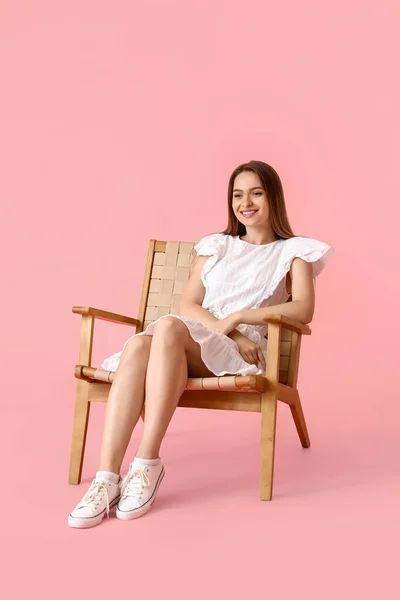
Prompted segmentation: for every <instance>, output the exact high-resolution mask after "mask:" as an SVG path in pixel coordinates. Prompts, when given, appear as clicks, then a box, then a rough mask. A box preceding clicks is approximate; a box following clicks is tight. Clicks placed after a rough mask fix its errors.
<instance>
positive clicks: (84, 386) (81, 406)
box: [68, 380, 90, 483]
mask: <svg viewBox="0 0 400 600" xmlns="http://www.w3.org/2000/svg"><path fill="white" fill-rule="evenodd" d="M88 394H89V383H87V382H86V381H81V380H78V381H77V386H76V399H75V412H74V424H73V430H72V444H71V456H70V463H69V478H68V482H69V483H80V482H81V475H82V465H83V456H84V453H85V444H86V432H87V428H88V423H89V412H90V402H89V400H88Z"/></svg>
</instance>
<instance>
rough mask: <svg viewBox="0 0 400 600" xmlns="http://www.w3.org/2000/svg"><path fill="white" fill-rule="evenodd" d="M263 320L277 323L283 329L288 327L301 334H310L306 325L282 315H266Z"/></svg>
mask: <svg viewBox="0 0 400 600" xmlns="http://www.w3.org/2000/svg"><path fill="white" fill-rule="evenodd" d="M264 321H265V322H266V323H275V324H278V323H279V324H281V325H282V327H283V328H284V329H290V330H291V331H295V332H296V333H302V334H303V335H311V329H310V328H309V326H308V325H306V324H305V323H302V322H301V321H296V320H295V319H290V318H289V317H284V316H283V315H268V317H265V319H264Z"/></svg>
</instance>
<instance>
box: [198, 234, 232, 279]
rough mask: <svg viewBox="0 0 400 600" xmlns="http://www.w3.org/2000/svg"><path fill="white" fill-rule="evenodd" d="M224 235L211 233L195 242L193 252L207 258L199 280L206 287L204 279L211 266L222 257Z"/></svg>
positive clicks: (224, 246)
mask: <svg viewBox="0 0 400 600" xmlns="http://www.w3.org/2000/svg"><path fill="white" fill-rule="evenodd" d="M226 237H227V236H226V235H225V234H224V233H211V234H210V235H206V236H204V237H203V238H201V240H199V241H198V242H197V244H196V245H195V246H194V248H193V249H194V250H195V251H196V253H197V256H209V257H210V258H209V259H208V260H207V261H206V263H205V265H204V267H203V270H202V272H201V280H202V282H203V285H204V286H205V287H206V280H205V277H206V275H207V273H208V272H209V271H210V270H211V269H212V268H213V266H214V265H215V264H216V263H217V262H218V261H219V260H220V259H221V258H222V257H223V255H224V252H225V248H226Z"/></svg>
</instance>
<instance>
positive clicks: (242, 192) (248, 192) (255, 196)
mask: <svg viewBox="0 0 400 600" xmlns="http://www.w3.org/2000/svg"><path fill="white" fill-rule="evenodd" d="M232 208H233V212H234V213H235V216H236V218H237V219H238V221H240V223H243V225H245V226H246V227H248V226H250V227H266V226H267V225H268V223H269V203H268V199H267V194H266V192H265V190H264V189H263V187H262V184H261V179H260V177H259V176H258V175H257V173H254V172H253V171H243V173H240V174H239V175H237V176H236V177H235V181H234V183H233V194H232Z"/></svg>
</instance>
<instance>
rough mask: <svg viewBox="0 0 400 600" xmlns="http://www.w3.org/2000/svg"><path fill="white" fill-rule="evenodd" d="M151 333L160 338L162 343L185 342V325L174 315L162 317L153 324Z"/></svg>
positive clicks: (174, 343)
mask: <svg viewBox="0 0 400 600" xmlns="http://www.w3.org/2000/svg"><path fill="white" fill-rule="evenodd" d="M153 335H154V336H155V337H157V339H162V340H163V342H164V343H167V344H170V345H176V344H179V343H182V344H184V343H186V338H187V335H188V334H187V327H186V325H185V324H184V323H182V321H181V320H180V319H177V318H176V317H164V318H162V319H160V320H159V321H158V323H156V324H155V326H154V333H153Z"/></svg>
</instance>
